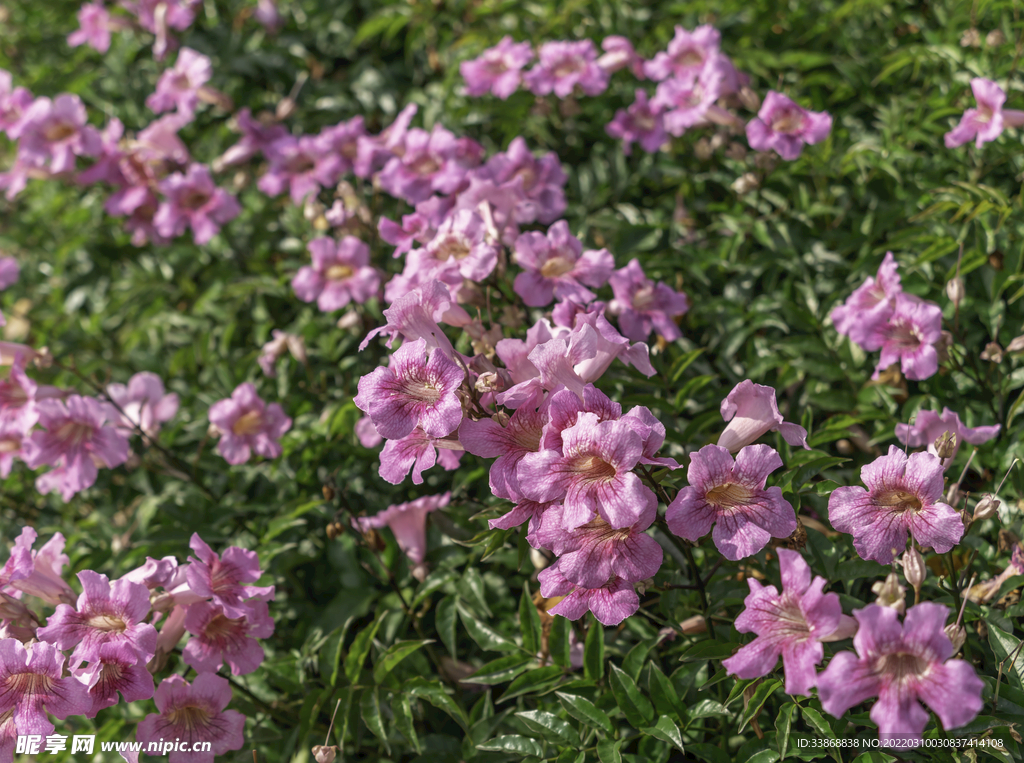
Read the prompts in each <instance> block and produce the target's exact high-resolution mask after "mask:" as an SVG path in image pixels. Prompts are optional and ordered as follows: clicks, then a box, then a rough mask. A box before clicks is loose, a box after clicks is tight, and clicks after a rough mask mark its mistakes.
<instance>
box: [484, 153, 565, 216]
mask: <svg viewBox="0 0 1024 763" xmlns="http://www.w3.org/2000/svg"><path fill="white" fill-rule="evenodd" d="M477 172H478V173H479V172H480V171H479V170H478V171H477ZM483 174H485V175H486V176H488V177H489V178H490V179H491V181H492V182H493V183H494V184H495V185H497V186H499V187H501V188H504V189H511V190H513V191H514V193H515V196H516V200H515V203H514V210H513V217H514V218H515V221H516V222H518V223H522V224H524V225H525V224H528V223H532V222H534V221H537V222H540V223H542V224H544V225H550V224H551V223H553V222H554V221H555V220H557V219H559V218H560V217H561V216H562V214H563V213H564V212H565V191H564V190H563V189H564V186H565V181H566V174H565V172H564V171H563V170H562V165H561V163H560V162H559V161H558V155H557V154H555V153H554V152H553V151H549V152H548V153H547V154H545V155H544V156H542V157H540V158H538V157H536V156H534V155H533V152H532V151H530V148H529V147H528V146H527V145H526V141H525V140H523V138H522V137H515V138H513V139H512V142H511V143H509V145H508V148H507V149H506V150H505V151H499V152H498V153H496V154H494V155H493V156H492V157H491V158H490V159H488V160H487V164H486V165H485V166H484V168H483Z"/></svg>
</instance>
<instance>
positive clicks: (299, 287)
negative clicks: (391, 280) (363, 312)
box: [292, 236, 380, 313]
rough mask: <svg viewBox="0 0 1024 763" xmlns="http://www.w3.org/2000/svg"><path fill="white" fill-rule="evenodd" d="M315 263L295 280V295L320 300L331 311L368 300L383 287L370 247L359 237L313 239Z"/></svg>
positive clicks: (293, 285)
mask: <svg viewBox="0 0 1024 763" xmlns="http://www.w3.org/2000/svg"><path fill="white" fill-rule="evenodd" d="M309 251H310V253H311V254H312V255H313V266H312V267H309V266H306V267H303V268H302V269H300V270H299V272H298V274H297V275H296V276H295V278H293V279H292V288H293V289H295V295H296V296H297V297H298V298H299V299H301V300H302V301H303V302H312V301H313V300H316V303H317V307H319V308H320V309H321V310H322V311H323V312H325V313H329V312H331V311H333V310H340V309H341V308H343V307H345V306H346V305H347V304H348V303H349V302H351V301H353V300H354V301H355V302H358V303H363V302H366V300H368V299H370V298H371V297H373V296H374V295H375V294H376V293H377V291H378V289H380V275H379V274H378V273H377V271H376V269H374V268H372V267H370V264H369V263H370V247H368V246H367V245H366V244H365V243H364V242H362V241H360V240H359V239H358V238H356V237H355V236H345V237H344V238H342V239H341V241H335V240H334V239H332V238H327V237H321V238H316V239H313V240H312V241H310V242H309Z"/></svg>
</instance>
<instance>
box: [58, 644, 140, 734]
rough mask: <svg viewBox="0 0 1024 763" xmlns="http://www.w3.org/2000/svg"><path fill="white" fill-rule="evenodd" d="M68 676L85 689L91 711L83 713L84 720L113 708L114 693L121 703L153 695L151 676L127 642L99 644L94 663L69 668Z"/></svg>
mask: <svg viewBox="0 0 1024 763" xmlns="http://www.w3.org/2000/svg"><path fill="white" fill-rule="evenodd" d="M150 627H152V626H150ZM71 674H72V675H73V676H74V677H75V678H77V679H78V680H79V681H80V682H82V683H83V684H84V685H85V686H86V688H87V689H88V690H89V698H90V699H91V700H92V709H91V710H90V711H89V712H87V713H86V714H85V715H86V717H88V718H95V717H96V714H97V713H98V712H99V711H100V710H103V709H104V708H107V707H113V706H114V705H116V704H117V695H118V692H120V693H121V696H122V697H124V701H125V702H137V701H138V700H143V699H150V698H151V697H152V696H153V675H152V673H150V672H149V671H148V670H146V663H145V661H140V660H139V655H138V653H137V652H136V651H135V649H133V648H132V647H131V645H129V644H127V643H115V642H107V643H104V644H101V645H100V646H99V648H98V649H97V651H96V658H95V660H93V661H92V662H90V663H89V664H88V665H87V666H85V667H79V668H74V669H72V671H71Z"/></svg>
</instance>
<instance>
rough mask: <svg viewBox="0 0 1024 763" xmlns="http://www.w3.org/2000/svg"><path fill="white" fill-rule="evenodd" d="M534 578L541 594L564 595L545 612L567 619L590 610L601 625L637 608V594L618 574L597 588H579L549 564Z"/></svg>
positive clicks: (628, 615)
mask: <svg viewBox="0 0 1024 763" xmlns="http://www.w3.org/2000/svg"><path fill="white" fill-rule="evenodd" d="M537 581H538V582H539V583H540V595H541V596H543V597H545V598H553V597H555V596H563V597H565V598H563V599H562V600H561V601H560V602H558V604H556V605H555V606H553V607H552V608H551V609H549V610H548V612H549V613H550V614H552V615H561V616H562V617H565V618H567V619H569V620H579V619H580V618H581V617H583V615H585V614H586V613H587V612H593V613H594V617H596V618H597V620H598V622H600V623H601V624H602V625H618V624H619V623H621V622H622V621H623V620H625V619H626V618H627V617H630V616H632V615H634V614H636V611H637V610H638V609H640V597H639V596H637V593H636V589H635V588H634V587H633V584H632V583H627V582H626V581H624V580H622V579H621V578H617V577H615V578H612V579H611V580H609V581H607V582H606V583H605V584H604V585H602V586H599V587H597V588H583V587H581V586H577V585H575V584H573V583H572V581H570V580H569V579H567V578H566V577H565V576H564V575H562V573H561V572H560V571H559V570H558V567H557V566H554V565H553V566H551V567H546V568H545V569H543V570H541V571H540V573H539V574H538V575H537Z"/></svg>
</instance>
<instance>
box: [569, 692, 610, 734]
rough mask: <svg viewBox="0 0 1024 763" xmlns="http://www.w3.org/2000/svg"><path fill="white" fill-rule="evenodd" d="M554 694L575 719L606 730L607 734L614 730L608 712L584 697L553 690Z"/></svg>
mask: <svg viewBox="0 0 1024 763" xmlns="http://www.w3.org/2000/svg"><path fill="white" fill-rule="evenodd" d="M555 696H556V697H558V701H559V702H561V703H562V707H564V708H565V711H566V712H567V713H568V714H569V715H571V716H572V717H573V718H575V719H576V720H578V721H580V722H582V723H585V724H587V725H588V726H591V727H593V728H595V729H600V730H601V731H606V732H608V733H609V734H611V733H613V732H614V731H615V727H614V726H612V721H611V718H609V717H608V713H606V712H605V711H604V710H602V709H601V708H599V707H598V706H597V705H595V704H594V703H593V702H591V701H590V700H589V699H587V698H586V697H581V696H579V695H576V694H565V693H563V692H555Z"/></svg>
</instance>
